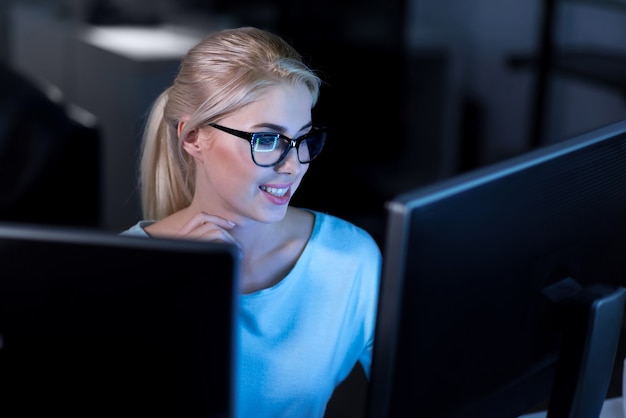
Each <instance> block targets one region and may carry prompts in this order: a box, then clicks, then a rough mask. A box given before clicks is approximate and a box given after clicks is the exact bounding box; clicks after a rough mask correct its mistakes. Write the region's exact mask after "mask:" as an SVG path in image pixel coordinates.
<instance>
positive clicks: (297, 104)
mask: <svg viewBox="0 0 626 418" xmlns="http://www.w3.org/2000/svg"><path fill="white" fill-rule="evenodd" d="M311 106H312V97H311V93H310V92H309V90H308V89H307V88H306V86H305V85H297V86H290V85H279V86H272V87H268V88H267V89H266V90H265V91H263V93H261V94H260V95H259V97H258V98H257V100H255V101H254V102H252V103H250V104H248V105H246V106H244V107H243V108H242V109H241V110H239V111H238V112H236V113H234V114H233V115H231V116H230V117H228V118H227V120H228V121H229V122H236V123H239V125H240V126H241V123H243V124H245V125H246V126H254V125H255V124H263V123H272V124H276V125H280V126H286V127H290V128H291V127H292V126H298V127H300V126H303V125H305V124H307V123H308V122H310V120H311ZM225 121H226V120H225Z"/></svg>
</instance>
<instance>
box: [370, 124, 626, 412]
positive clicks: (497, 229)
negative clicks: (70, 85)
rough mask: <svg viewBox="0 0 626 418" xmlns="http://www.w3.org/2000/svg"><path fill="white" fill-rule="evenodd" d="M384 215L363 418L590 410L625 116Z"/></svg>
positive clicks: (618, 296)
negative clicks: (542, 409) (366, 415)
mask: <svg viewBox="0 0 626 418" xmlns="http://www.w3.org/2000/svg"><path fill="white" fill-rule="evenodd" d="M386 210H387V215H388V218H387V222H388V223H387V235H386V241H385V248H384V259H383V264H384V266H383V276H382V280H381V289H380V300H379V311H378V323H377V334H376V342H375V347H374V355H373V360H372V374H371V382H370V393H369V405H368V413H369V416H370V417H398V416H409V417H415V416H419V417H429V418H437V417H446V418H450V417H463V418H468V417H472V418H473V417H480V418H487V417H494V418H513V417H517V416H519V415H522V414H524V413H526V412H528V411H530V410H533V408H535V407H536V406H538V405H542V404H544V403H545V405H549V406H550V410H551V411H552V415H549V416H551V417H565V416H567V417H573V416H576V417H586V418H589V417H594V415H595V414H596V412H597V413H598V414H599V412H600V410H599V409H598V407H600V408H601V404H602V401H603V400H604V396H605V395H606V390H607V385H608V383H609V381H610V376H611V372H612V369H613V365H614V363H613V361H614V358H615V350H616V348H617V344H618V340H619V332H620V329H621V322H622V315H623V303H624V302H623V287H622V286H623V285H624V283H626V121H624V122H619V123H616V124H612V125H610V126H606V127H603V128H601V129H598V130H594V131H593V132H589V133H586V134H583V135H580V136H577V137H575V138H572V139H569V140H566V141H563V142H560V143H557V144H553V145H549V146H545V147H543V148H539V149H536V150H533V151H531V152H528V153H526V154H524V155H520V156H518V157H514V158H511V159H509V160H506V161H502V162H500V163H496V164H493V165H490V166H486V167H482V168H479V169H476V170H474V171H471V172H467V173H463V174H460V175H458V176H455V177H453V178H450V179H447V180H444V181H441V182H437V183H435V184H431V185H428V186H425V187H422V188H419V189H417V190H413V191H410V192H408V193H405V194H402V195H400V196H397V197H396V198H395V199H394V200H393V201H391V202H389V203H388V206H387V207H386ZM577 332H578V336H576V333H577ZM591 343H592V344H591ZM590 344H591V345H590ZM568 382H569V383H568ZM568 408H569V409H570V410H571V409H572V408H573V409H574V410H576V408H578V413H579V414H578V415H567V414H565V413H563V412H562V411H563V410H567V409H568ZM585 408H587V409H588V410H590V411H591V412H585V413H582V412H581V411H582V410H583V409H585ZM558 410H560V411H561V412H556V411H558ZM594 418H597V415H595V417H594Z"/></svg>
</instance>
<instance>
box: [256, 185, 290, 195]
mask: <svg viewBox="0 0 626 418" xmlns="http://www.w3.org/2000/svg"><path fill="white" fill-rule="evenodd" d="M259 188H260V189H261V190H263V191H264V192H266V193H269V194H271V195H272V196H276V197H283V196H284V195H285V194H287V192H288V191H289V187H284V188H278V187H267V186H260V187H259Z"/></svg>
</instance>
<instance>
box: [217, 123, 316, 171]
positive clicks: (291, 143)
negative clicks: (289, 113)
mask: <svg viewBox="0 0 626 418" xmlns="http://www.w3.org/2000/svg"><path fill="white" fill-rule="evenodd" d="M208 125H209V126H211V127H213V128H215V129H218V130H220V131H222V132H226V133H227V134H231V135H234V136H236V137H239V138H242V139H245V140H247V141H248V142H249V143H250V154H251V156H252V161H253V162H254V164H256V165H258V166H259V167H274V166H276V165H278V164H280V163H281V162H283V160H284V159H285V158H286V157H287V154H289V151H291V149H292V148H295V149H296V154H297V156H298V161H300V164H308V163H310V162H311V161H313V160H314V159H316V158H317V157H318V156H319V155H320V154H321V153H322V149H323V148H324V145H325V143H326V132H327V128H326V127H324V126H316V125H314V126H312V127H311V130H310V131H309V132H307V133H306V134H304V135H302V136H299V137H297V138H289V137H287V136H285V135H283V134H281V133H278V132H245V131H239V130H237V129H233V128H227V127H226V126H222V125H218V124H217V123H209V124H208ZM319 133H323V134H324V135H323V136H322V144H321V146H320V150H319V152H318V153H317V154H315V155H314V156H313V157H312V158H311V159H309V160H308V161H302V160H301V159H300V150H299V147H300V144H301V143H302V141H305V140H306V139H308V138H309V137H311V136H313V135H317V134H319ZM257 135H278V139H282V140H283V141H285V142H286V143H287V148H285V150H284V151H283V153H282V154H281V155H280V157H279V158H278V161H276V162H275V163H272V164H259V163H258V162H257V161H256V159H255V158H254V139H255V136H257Z"/></svg>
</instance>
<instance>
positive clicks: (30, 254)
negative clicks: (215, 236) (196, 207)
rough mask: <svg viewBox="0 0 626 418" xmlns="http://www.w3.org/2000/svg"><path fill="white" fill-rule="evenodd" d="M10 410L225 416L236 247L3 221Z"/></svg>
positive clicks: (5, 382)
mask: <svg viewBox="0 0 626 418" xmlns="http://www.w3.org/2000/svg"><path fill="white" fill-rule="evenodd" d="M0 260H1V262H0V409H1V410H2V412H0V414H1V415H2V416H7V417H36V416H62V417H105V416H106V417H112V416H115V417H138V416H146V417H155V416H167V417H191V418H193V417H231V416H234V413H233V402H234V399H233V398H234V392H233V390H234V389H233V388H234V378H233V372H234V369H233V368H234V362H235V358H234V354H233V353H234V352H235V350H234V347H235V345H234V344H235V343H236V336H235V331H234V330H235V321H234V319H233V318H235V316H234V313H235V311H236V305H237V298H236V295H237V292H238V269H239V267H238V260H239V258H238V253H237V251H236V250H235V248H234V247H233V246H230V245H226V244H213V243H206V242H200V241H183V240H169V239H146V238H140V237H131V236H120V235H115V234H112V233H107V232H103V231H91V230H81V229H68V228H56V227H47V226H45V227H44V226H36V227H35V226H32V225H26V224H8V223H5V224H0Z"/></svg>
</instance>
